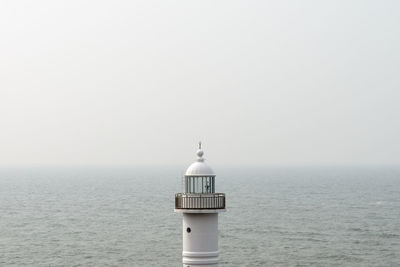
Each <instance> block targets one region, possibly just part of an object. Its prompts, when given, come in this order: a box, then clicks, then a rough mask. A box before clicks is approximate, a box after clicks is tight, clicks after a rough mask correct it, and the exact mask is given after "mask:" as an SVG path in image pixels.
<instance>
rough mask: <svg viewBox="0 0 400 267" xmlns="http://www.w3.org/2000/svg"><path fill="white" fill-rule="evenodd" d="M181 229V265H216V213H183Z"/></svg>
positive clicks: (185, 266) (203, 266)
mask: <svg viewBox="0 0 400 267" xmlns="http://www.w3.org/2000/svg"><path fill="white" fill-rule="evenodd" d="M188 228H190V233H188V231H187V229H188ZM182 231H183V252H182V262H183V267H205V266H208V267H209V266H213V267H216V266H218V213H183V224H182Z"/></svg>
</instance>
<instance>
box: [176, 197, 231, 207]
mask: <svg viewBox="0 0 400 267" xmlns="http://www.w3.org/2000/svg"><path fill="white" fill-rule="evenodd" d="M175 209H225V194H223V193H214V194H186V193H178V194H175Z"/></svg>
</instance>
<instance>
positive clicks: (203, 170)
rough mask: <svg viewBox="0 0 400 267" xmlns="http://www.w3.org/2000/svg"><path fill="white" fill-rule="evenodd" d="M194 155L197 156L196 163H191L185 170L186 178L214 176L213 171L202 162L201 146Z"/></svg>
mask: <svg viewBox="0 0 400 267" xmlns="http://www.w3.org/2000/svg"><path fill="white" fill-rule="evenodd" d="M196 154H197V161H196V162H193V163H192V164H191V165H190V166H189V168H187V170H186V173H185V175H187V176H191V175H204V176H215V173H214V171H213V169H212V168H211V167H210V166H208V164H206V163H205V162H204V158H203V154H204V152H203V150H201V146H200V148H199V150H197V152H196Z"/></svg>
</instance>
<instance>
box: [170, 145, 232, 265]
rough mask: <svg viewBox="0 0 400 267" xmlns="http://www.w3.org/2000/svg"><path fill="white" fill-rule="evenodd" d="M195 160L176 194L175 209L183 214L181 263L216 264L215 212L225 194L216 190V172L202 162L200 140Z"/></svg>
mask: <svg viewBox="0 0 400 267" xmlns="http://www.w3.org/2000/svg"><path fill="white" fill-rule="evenodd" d="M196 154H197V161H196V162H194V163H193V164H192V165H190V166H189V168H188V169H187V170H186V173H185V176H184V188H183V190H184V193H177V194H175V212H180V213H182V214H183V225H182V229H183V251H182V263H183V267H206V266H213V267H216V266H218V213H219V212H222V211H225V194H223V193H215V173H214V171H213V170H212V169H211V167H210V166H208V165H207V164H206V163H205V162H204V158H203V154H204V152H203V150H202V149H201V143H199V149H198V150H197V152H196Z"/></svg>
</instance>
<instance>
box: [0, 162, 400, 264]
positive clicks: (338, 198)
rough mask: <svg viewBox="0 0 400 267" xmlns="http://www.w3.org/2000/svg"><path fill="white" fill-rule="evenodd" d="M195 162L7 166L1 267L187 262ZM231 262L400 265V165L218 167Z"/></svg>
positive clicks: (226, 256)
mask: <svg viewBox="0 0 400 267" xmlns="http://www.w3.org/2000/svg"><path fill="white" fill-rule="evenodd" d="M182 170H183V168H175V167H168V168H167V167H153V168H150V167H148V168H137V169H135V168H114V169H111V168H86V169H84V168H80V169H74V168H58V169H55V168H54V169H40V168H34V169H19V170H18V169H1V170H0V266H181V249H182V248H181V242H182V240H181V235H182V233H181V220H182V218H181V215H180V214H175V213H174V212H173V205H174V193H176V192H181V178H180V176H181V173H182ZM215 170H216V172H217V177H216V188H217V191H218V192H225V193H226V195H227V212H225V213H221V214H220V217H219V227H220V235H219V247H220V266H252V267H254V266H400V169H399V168H389V167H385V168H384V167H381V168H378V167H377V168H373V167H363V168H362V167H353V168H351V167H347V168H338V167H320V168H316V167H314V168H311V167H310V168H268V167H265V168H237V167H236V168H234V169H231V168H215Z"/></svg>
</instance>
